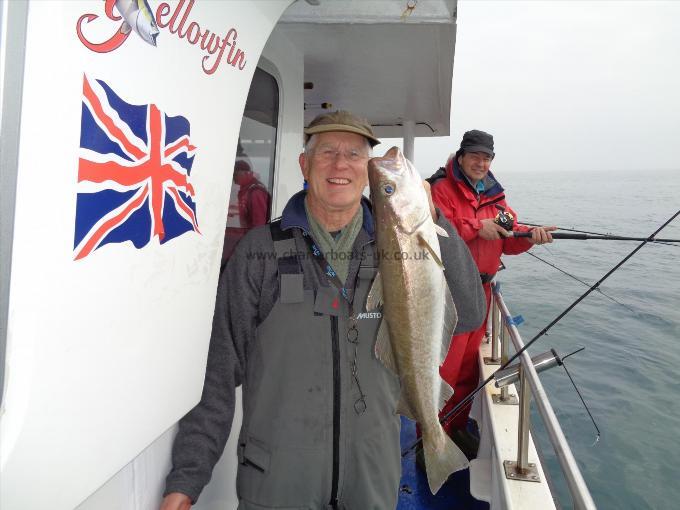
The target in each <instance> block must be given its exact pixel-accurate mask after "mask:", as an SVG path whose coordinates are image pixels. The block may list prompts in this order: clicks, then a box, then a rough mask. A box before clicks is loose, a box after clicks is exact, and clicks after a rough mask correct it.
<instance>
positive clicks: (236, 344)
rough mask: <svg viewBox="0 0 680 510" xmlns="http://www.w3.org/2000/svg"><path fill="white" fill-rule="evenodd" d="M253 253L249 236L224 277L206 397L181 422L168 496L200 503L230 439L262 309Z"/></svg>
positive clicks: (260, 263)
mask: <svg viewBox="0 0 680 510" xmlns="http://www.w3.org/2000/svg"><path fill="white" fill-rule="evenodd" d="M251 233H252V231H251ZM267 234H268V229H267ZM260 237H261V236H260ZM269 239H271V235H269ZM253 251H254V250H253V242H252V236H246V237H244V238H243V240H242V241H241V242H240V243H239V245H238V246H237V248H236V250H235V252H234V254H233V256H232V257H231V259H230V260H229V263H228V264H227V267H226V268H225V270H224V273H223V274H222V276H221V278H220V282H219V285H218V290H217V300H216V304H215V314H214V317H213V328H212V334H211V338H210V348H209V351H208V361H207V365H206V373H205V382H204V385H203V394H202V396H201V400H200V402H199V403H198V404H197V405H196V407H194V408H193V409H192V410H191V411H189V413H187V414H186V416H184V418H182V419H181V420H180V422H179V431H178V433H177V436H176V437H175V442H174V444H173V448H172V470H171V471H170V474H168V476H167V478H166V482H165V492H164V495H167V494H169V493H171V492H181V493H183V494H186V495H187V496H189V497H190V498H191V500H192V501H193V502H194V503H195V502H196V500H197V499H198V496H199V495H200V493H201V491H202V490H203V487H204V486H205V485H206V484H207V483H208V482H209V481H210V477H211V475H212V470H213V467H214V466H215V464H216V463H217V461H218V460H219V458H220V456H221V455H222V451H223V450H224V445H225V444H226V442H227V439H228V437H229V432H230V430H231V424H232V420H233V417H234V406H235V389H236V387H237V386H239V385H240V384H241V382H242V380H243V377H244V374H245V370H246V351H247V346H248V344H249V343H250V340H251V339H252V338H253V337H254V335H255V328H256V321H257V317H258V308H259V305H260V294H261V289H262V280H263V273H264V264H265V261H264V259H263V258H259V257H253V255H252V253H253Z"/></svg>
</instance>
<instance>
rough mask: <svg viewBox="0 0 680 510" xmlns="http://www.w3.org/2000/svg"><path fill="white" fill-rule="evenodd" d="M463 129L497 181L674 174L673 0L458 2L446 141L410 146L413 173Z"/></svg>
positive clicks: (676, 48) (679, 141)
mask: <svg viewBox="0 0 680 510" xmlns="http://www.w3.org/2000/svg"><path fill="white" fill-rule="evenodd" d="M469 129H482V130H484V131H488V132H490V133H491V134H493V135H494V139H495V142H496V160H495V161H494V163H493V165H492V169H494V171H495V172H496V173H500V172H516V171H558V170H642V171H652V170H661V169H669V170H670V169H680V1H675V0H671V1H666V2H657V1H635V2H630V1H613V0H612V1H604V0H602V1H550V0H543V1H540V0H534V1H528V2H520V1H487V0H484V1H479V0H477V1H465V0H462V1H459V2H458V36H457V41H456V56H455V62H454V71H453V101H452V112H451V137H447V138H430V139H427V138H420V139H417V140H416V147H415V162H416V166H417V167H418V169H419V170H420V172H421V173H422V174H426V175H429V174H430V173H431V172H430V170H431V169H436V168H437V167H439V166H441V165H442V164H443V163H444V162H445V160H446V158H447V156H448V155H449V154H450V153H451V152H454V151H455V150H456V149H457V148H458V146H459V144H460V139H461V137H462V134H463V133H464V132H465V131H467V130H469ZM384 148H385V144H383V145H382V146H380V147H378V150H377V151H376V154H380V153H381V150H383V149H384Z"/></svg>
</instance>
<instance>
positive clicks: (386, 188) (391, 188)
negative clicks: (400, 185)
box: [382, 183, 394, 195]
mask: <svg viewBox="0 0 680 510" xmlns="http://www.w3.org/2000/svg"><path fill="white" fill-rule="evenodd" d="M382 188H383V192H384V193H385V195H391V194H392V193H394V186H393V185H392V184H390V183H386V184H383V187H382Z"/></svg>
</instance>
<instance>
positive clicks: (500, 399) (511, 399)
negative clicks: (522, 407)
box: [491, 309, 519, 406]
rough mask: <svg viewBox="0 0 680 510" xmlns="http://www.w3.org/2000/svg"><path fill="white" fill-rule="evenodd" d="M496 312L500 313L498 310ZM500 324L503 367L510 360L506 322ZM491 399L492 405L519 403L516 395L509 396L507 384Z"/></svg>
mask: <svg viewBox="0 0 680 510" xmlns="http://www.w3.org/2000/svg"><path fill="white" fill-rule="evenodd" d="M498 311H499V313H500V309H499V310H498ZM501 322H502V327H501V365H505V364H506V363H507V362H508V359H510V342H509V341H508V337H509V334H508V327H507V325H506V323H505V322H506V321H504V320H502V318H501ZM491 398H492V400H493V403H494V404H501V405H506V406H507V405H510V406H516V405H517V404H518V403H519V400H518V399H517V395H510V390H509V389H508V385H507V384H505V385H503V386H502V387H501V392H500V394H497V393H494V394H493V395H492V396H491Z"/></svg>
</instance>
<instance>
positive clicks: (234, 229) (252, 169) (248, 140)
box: [222, 67, 279, 267]
mask: <svg viewBox="0 0 680 510" xmlns="http://www.w3.org/2000/svg"><path fill="white" fill-rule="evenodd" d="M278 120H279V86H278V84H277V83H276V79H275V78H274V77H273V76H272V75H271V74H269V73H266V72H265V71H263V70H262V69H260V68H259V67H258V68H257V69H256V70H255V74H254V76H253V82H252V84H251V86H250V91H249V92H248V99H247V100H246V108H245V111H244V114H243V120H242V121H241V131H240V133H239V138H238V147H237V150H236V160H235V163H234V176H233V183H232V186H231V196H230V198H229V213H228V216H227V228H226V231H225V233H224V249H223V251H222V267H224V265H225V264H226V262H227V260H229V257H230V256H231V254H232V253H233V251H234V248H235V247H236V244H237V243H238V242H239V241H240V240H241V238H242V237H243V236H244V235H245V234H246V232H248V230H250V229H251V228H253V227H256V226H258V225H264V224H265V223H267V222H268V221H269V220H270V219H271V203H272V200H271V197H272V188H273V183H274V158H275V155H276V134H277V128H278Z"/></svg>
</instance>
